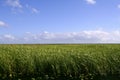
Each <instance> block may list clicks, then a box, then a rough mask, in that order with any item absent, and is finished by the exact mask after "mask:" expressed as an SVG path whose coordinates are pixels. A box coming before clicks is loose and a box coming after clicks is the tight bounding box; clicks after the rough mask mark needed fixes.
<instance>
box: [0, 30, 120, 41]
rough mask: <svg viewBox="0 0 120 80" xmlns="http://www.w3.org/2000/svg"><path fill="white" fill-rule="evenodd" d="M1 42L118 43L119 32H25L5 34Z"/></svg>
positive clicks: (0, 38)
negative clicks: (17, 34) (15, 34)
mask: <svg viewBox="0 0 120 80" xmlns="http://www.w3.org/2000/svg"><path fill="white" fill-rule="evenodd" d="M1 41H3V42H4V41H6V42H7V43H8V42H11V43H120V31H118V30H117V31H112V32H107V31H103V30H89V31H88V30H86V31H81V32H70V33H50V32H47V31H44V32H41V33H38V34H33V33H31V32H26V33H25V35H24V36H22V37H19V36H18V37H15V36H13V35H10V34H6V35H3V36H1V37H0V43H1Z"/></svg>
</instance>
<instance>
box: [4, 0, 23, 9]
mask: <svg viewBox="0 0 120 80" xmlns="http://www.w3.org/2000/svg"><path fill="white" fill-rule="evenodd" d="M6 4H7V5H8V6H10V7H13V8H22V5H21V3H20V1H19V0H6Z"/></svg>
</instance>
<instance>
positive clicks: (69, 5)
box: [0, 0, 120, 43]
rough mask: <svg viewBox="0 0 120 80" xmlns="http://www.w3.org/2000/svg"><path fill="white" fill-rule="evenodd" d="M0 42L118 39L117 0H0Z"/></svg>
mask: <svg viewBox="0 0 120 80" xmlns="http://www.w3.org/2000/svg"><path fill="white" fill-rule="evenodd" d="M0 43H120V0H0Z"/></svg>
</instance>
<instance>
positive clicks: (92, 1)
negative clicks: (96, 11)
mask: <svg viewBox="0 0 120 80" xmlns="http://www.w3.org/2000/svg"><path fill="white" fill-rule="evenodd" d="M85 1H86V2H87V3H88V4H96V1H95V0H85Z"/></svg>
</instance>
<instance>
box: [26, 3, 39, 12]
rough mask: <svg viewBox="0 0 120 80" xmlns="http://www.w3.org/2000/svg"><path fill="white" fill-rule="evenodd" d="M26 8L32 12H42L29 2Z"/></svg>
mask: <svg viewBox="0 0 120 80" xmlns="http://www.w3.org/2000/svg"><path fill="white" fill-rule="evenodd" d="M26 8H27V9H29V10H30V11H31V12H32V13H39V12H40V11H39V10H38V9H37V8H34V7H32V6H30V5H28V4H26Z"/></svg>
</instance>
